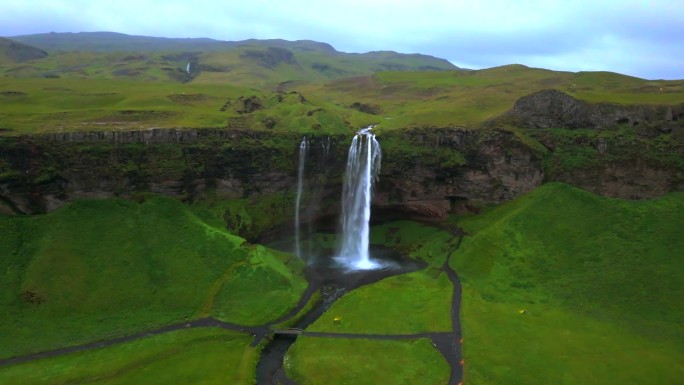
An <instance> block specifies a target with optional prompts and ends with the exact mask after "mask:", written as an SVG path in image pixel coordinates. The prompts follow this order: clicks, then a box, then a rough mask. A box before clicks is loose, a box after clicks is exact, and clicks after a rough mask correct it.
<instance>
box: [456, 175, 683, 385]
mask: <svg viewBox="0 0 684 385" xmlns="http://www.w3.org/2000/svg"><path fill="white" fill-rule="evenodd" d="M682 223H684V195H682V194H681V193H676V194H670V195H668V196H666V197H664V198H661V199H656V200H650V201H641V202H634V201H622V200H612V199H607V198H602V197H599V196H596V195H593V194H591V193H588V192H585V191H582V190H578V189H576V188H572V187H570V186H567V185H563V184H547V185H544V186H542V187H541V188H539V189H537V190H535V191H534V192H532V193H530V194H528V195H526V196H524V197H521V198H519V199H517V200H515V201H512V202H510V203H508V204H505V205H503V206H501V207H498V208H496V209H494V210H491V211H490V212H487V213H485V214H483V215H481V216H477V217H472V218H469V219H466V220H463V221H461V222H460V226H462V227H463V228H464V229H465V230H466V231H467V232H468V233H469V236H467V237H466V238H465V239H464V240H463V242H462V244H461V247H460V249H459V251H458V252H457V253H455V254H454V256H453V257H452V260H451V263H452V266H453V267H454V268H455V269H456V270H457V271H458V272H459V274H460V275H461V277H462V279H463V281H464V286H465V287H464V294H463V312H462V317H463V334H464V336H465V344H464V352H465V358H466V369H467V372H466V373H467V379H466V381H468V382H469V383H473V384H480V383H487V384H533V383H539V384H542V383H549V382H556V383H568V384H570V383H602V384H612V383H615V384H619V383H624V382H625V381H627V382H629V381H632V382H634V383H644V384H651V383H653V384H674V383H676V381H677V379H681V378H682V375H683V374H684V367H683V366H682V365H681V362H684V361H683V358H684V329H683V328H682V319H683V317H684V302H682V300H681V298H682V295H683V294H684V293H683V292H682V290H683V289H682V287H683V285H684V274H682V272H683V271H684V260H683V259H682V258H681V256H682V255H684V243H682V239H681V237H680V236H679V232H680V231H681V224H682ZM523 310H524V312H523V313H521V311H523ZM617 372H620V375H617V374H616V373H617ZM532 373H533V375H532ZM559 379H560V382H559Z"/></svg>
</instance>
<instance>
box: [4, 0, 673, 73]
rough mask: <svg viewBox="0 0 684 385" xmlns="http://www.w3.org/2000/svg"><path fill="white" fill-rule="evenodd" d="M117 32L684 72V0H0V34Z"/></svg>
mask: <svg viewBox="0 0 684 385" xmlns="http://www.w3.org/2000/svg"><path fill="white" fill-rule="evenodd" d="M51 31H54V32H81V31H113V32H122V33H127V34H133V35H148V36H165V37H210V38H214V39H220V40H243V39H248V38H257V39H267V38H281V39H287V40H298V39H309V40H317V41H322V42H326V43H330V44H332V45H333V46H334V47H335V48H336V49H337V50H339V51H345V52H367V51H373V50H393V51H398V52H404V53H415V52H417V53H424V54H428V55H434V56H437V57H441V58H444V59H447V60H449V61H451V62H452V63H454V64H455V65H458V66H461V67H466V68H473V69H479V68H487V67H494V66H499V65H504V64H511V63H520V64H525V65H528V66H531V67H543V68H549V69H554V70H568V71H598V70H601V71H614V72H620V73H624V74H628V75H633V76H639V77H643V78H648V79H661V78H662V79H684V0H657V1H656V0H654V1H638V0H619V1H612V0H567V1H551V0H546V1H544V0H518V1H515V0H511V1H503V0H486V1H478V0H466V1H460V0H452V1H448V0H422V1H401V0H346V1H323V0H319V1H300V0H272V1H266V0H227V1H217V0H211V1H209V0H188V1H176V0H162V1H154V2H153V1H144V0H119V1H109V0H62V1H49V0H42V1H37V0H2V2H1V3H0V36H13V35H22V34H32V33H44V32H51Z"/></svg>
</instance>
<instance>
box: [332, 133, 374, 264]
mask: <svg viewBox="0 0 684 385" xmlns="http://www.w3.org/2000/svg"><path fill="white" fill-rule="evenodd" d="M372 128H373V127H372V126H370V127H366V128H364V129H362V130H360V131H359V132H357V133H356V135H355V136H354V139H352V143H351V146H350V147H349V157H348V158H347V170H346V175H345V180H344V187H343V192H342V214H341V217H342V248H341V250H340V253H339V255H338V257H337V258H336V259H337V260H338V261H339V262H341V263H342V264H344V265H345V266H346V267H347V268H349V269H353V270H368V269H376V268H379V267H381V266H380V264H379V263H377V262H375V261H372V260H371V258H370V255H369V252H368V245H369V243H370V240H369V232H370V228H369V222H370V214H371V210H370V209H371V207H370V206H371V198H372V195H373V184H374V183H375V181H377V179H378V173H379V172H380V161H381V155H382V154H381V150H380V143H378V141H377V140H376V139H375V134H373V132H372V131H371V130H372Z"/></svg>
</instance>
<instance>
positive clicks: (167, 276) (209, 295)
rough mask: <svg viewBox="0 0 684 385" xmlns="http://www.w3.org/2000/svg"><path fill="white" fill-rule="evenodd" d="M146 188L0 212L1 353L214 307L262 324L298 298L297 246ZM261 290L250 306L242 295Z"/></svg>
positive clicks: (108, 334)
mask: <svg viewBox="0 0 684 385" xmlns="http://www.w3.org/2000/svg"><path fill="white" fill-rule="evenodd" d="M140 198H141V203H135V202H132V201H128V200H123V199H107V200H83V201H78V202H74V203H72V204H70V205H68V206H65V207H63V208H61V209H59V210H57V211H54V212H52V213H50V214H47V215H40V216H31V217H7V216H0V228H1V230H2V234H3V236H2V237H1V238H0V255H2V256H3V258H2V259H0V271H2V273H0V288H2V290H1V291H0V309H1V311H0V336H1V337H0V357H10V356H15V355H22V354H28V353H32V352H38V351H46V350H51V349H55V348H58V347H64V346H69V345H77V344H81V343H86V342H91V341H93V340H98V339H108V338H113V337H117V336H122V335H127V334H132V333H135V332H139V331H142V330H147V329H153V328H155V327H158V326H162V325H166V324H170V323H174V322H183V321H187V320H191V319H194V318H197V317H198V316H207V315H210V314H213V313H212V312H213V311H216V312H217V313H219V314H220V316H221V317H222V318H223V319H225V320H227V321H231V322H238V321H239V322H244V323H247V324H258V323H261V322H262V321H263V322H265V321H267V320H269V319H276V318H278V317H279V316H280V315H282V313H284V312H286V311H287V310H289V309H291V308H292V307H294V306H295V304H296V303H297V301H298V298H299V296H300V295H301V293H302V292H303V291H304V289H305V287H306V282H305V280H304V279H303V278H302V277H301V275H300V273H301V271H302V265H301V263H299V264H297V263H296V262H297V261H293V260H292V259H291V256H289V255H284V254H280V253H275V252H272V251H270V250H268V249H265V248H262V247H254V246H251V245H248V244H245V241H244V239H242V238H239V237H237V236H234V235H232V234H230V233H229V232H227V231H226V230H225V229H224V227H214V226H212V225H211V224H209V223H207V222H205V221H203V220H201V219H199V218H198V217H197V216H196V215H194V214H193V213H192V212H191V211H190V210H189V208H188V207H187V206H185V205H183V204H181V203H180V202H178V201H176V200H173V199H170V198H161V197H154V196H141V197H140ZM243 266H247V267H246V268H243ZM256 272H258V273H259V275H257V274H255V273H256ZM226 275H229V276H230V277H231V279H233V280H236V281H237V283H234V282H227V281H226ZM222 289H224V290H225V291H222ZM270 289H273V290H274V293H268V291H269V290H270ZM262 295H263V297H261V299H259V300H256V302H257V303H259V304H261V305H260V306H259V307H255V308H253V307H252V305H253V304H252V303H250V302H247V301H243V300H242V299H244V298H257V297H260V296H262ZM214 297H216V298H217V300H216V305H215V306H214V301H213V298H214ZM231 298H239V299H240V300H238V301H237V302H235V300H231ZM269 301H274V302H273V303H270V302H269ZM224 303H227V304H229V305H230V309H228V308H225V307H223V306H222V304H224ZM207 304H209V305H207ZM239 306H246V307H247V308H245V309H238V307H239ZM250 309H251V310H250ZM263 309H267V312H266V313H264V312H261V310H263ZM36 336H40V338H36Z"/></svg>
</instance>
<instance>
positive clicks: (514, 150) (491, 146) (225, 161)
mask: <svg viewBox="0 0 684 385" xmlns="http://www.w3.org/2000/svg"><path fill="white" fill-rule="evenodd" d="M535 132H536V131H535ZM663 135H664V136H663V137H664V138H671V135H670V134H667V135H666V134H663ZM378 139H379V141H380V143H381V146H382V149H383V161H382V170H381V173H380V181H379V183H378V185H377V187H376V191H375V196H374V205H375V209H374V210H375V211H374V217H375V218H376V219H382V218H391V217H402V218H421V219H437V218H442V217H444V216H446V215H447V214H449V213H451V212H462V211H464V210H475V209H476V208H475V206H476V205H474V204H473V203H474V202H491V203H497V202H502V201H506V200H510V199H513V198H515V197H517V196H519V195H521V194H524V193H526V192H528V191H530V190H532V189H534V188H535V187H537V186H539V185H540V184H541V183H543V182H544V181H551V180H554V181H563V182H566V183H570V184H573V185H576V186H579V187H582V188H585V189H588V190H591V191H594V192H596V193H599V194H603V195H608V196H618V197H624V198H647V197H652V196H657V195H662V194H664V193H666V192H668V191H672V190H681V189H682V188H683V187H684V183H683V182H682V181H683V180H684V178H683V176H682V169H683V168H684V167H683V166H682V165H681V164H680V163H682V162H683V161H682V159H683V157H682V156H681V146H680V145H679V142H678V141H672V140H670V141H667V140H665V139H663V140H661V139H662V138H659V139H658V140H650V139H649V140H650V141H647V142H643V141H640V140H638V138H637V139H635V138H620V137H617V138H612V139H606V138H603V137H591V136H586V135H585V134H577V135H574V136H564V135H557V134H553V133H552V132H551V131H548V132H547V131H543V132H542V131H539V133H538V135H537V134H534V133H533V134H530V135H527V134H523V135H521V134H520V133H516V134H514V133H512V132H508V131H503V130H497V129H486V130H466V129H458V128H449V129H446V128H444V129H439V128H431V129H414V130H407V131H401V132H387V133H379V134H378ZM300 140H301V137H300V136H299V134H282V133H279V134H276V133H269V132H248V131H229V130H211V129H205V130H164V129H156V130H145V131H128V132H73V133H60V134H49V135H37V136H24V137H6V138H1V139H0V209H1V210H2V211H5V212H16V213H37V212H45V211H51V210H54V209H56V208H58V207H60V206H61V205H63V204H64V203H66V202H69V201H71V200H74V199H78V198H88V197H110V196H128V195H131V194H133V193H136V192H139V191H150V192H155V193H161V194H167V195H172V196H177V197H179V198H181V199H184V200H187V201H193V200H197V199H204V198H206V196H207V195H212V196H216V197H218V198H220V199H230V198H255V199H258V198H259V197H265V196H269V195H274V194H280V195H281V196H282V197H284V198H283V199H284V200H281V202H286V204H287V202H289V201H288V200H293V199H294V191H295V190H296V178H297V158H298V156H297V151H298V147H299V142H300ZM350 140H351V135H349V136H348V137H347V136H344V137H343V136H334V137H325V136H313V137H311V138H310V143H311V149H310V153H309V155H308V157H307V174H306V179H307V181H308V186H309V187H308V188H309V189H310V190H311V191H312V192H311V194H310V196H311V199H312V201H314V204H313V205H312V207H315V210H314V209H312V210H310V211H309V212H307V213H305V217H306V218H305V219H309V220H315V219H316V216H320V215H327V214H329V215H335V214H336V213H337V212H338V210H339V197H340V195H341V188H342V174H343V172H344V166H345V163H346V157H347V150H348V146H349V142H350ZM327 143H329V146H327V145H326V144H327ZM644 143H646V145H649V146H653V148H651V149H649V151H643V150H644V146H645V144H644ZM326 148H327V149H326ZM578 154H579V155H578ZM654 154H655V155H654ZM580 155H581V156H580ZM292 206H293V205H292Z"/></svg>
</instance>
